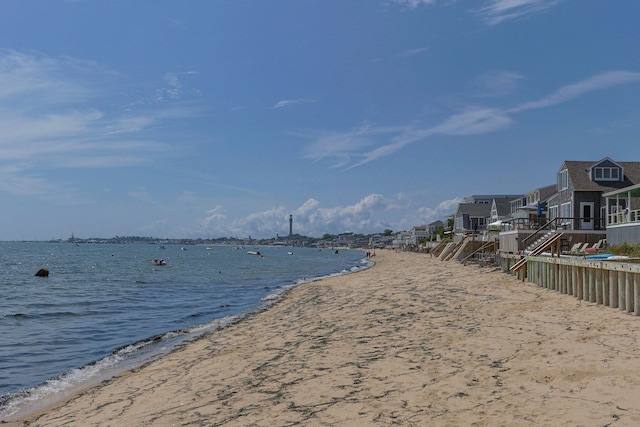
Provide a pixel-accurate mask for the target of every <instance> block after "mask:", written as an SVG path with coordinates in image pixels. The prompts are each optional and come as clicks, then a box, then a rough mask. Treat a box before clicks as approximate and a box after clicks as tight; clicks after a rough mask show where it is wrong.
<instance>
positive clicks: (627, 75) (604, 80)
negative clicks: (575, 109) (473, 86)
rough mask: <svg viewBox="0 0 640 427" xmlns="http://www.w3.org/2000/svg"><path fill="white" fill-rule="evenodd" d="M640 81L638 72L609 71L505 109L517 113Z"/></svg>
mask: <svg viewBox="0 0 640 427" xmlns="http://www.w3.org/2000/svg"><path fill="white" fill-rule="evenodd" d="M639 81H640V73H635V72H630V71H609V72H606V73H602V74H598V75H597V76H593V77H590V78H588V79H585V80H582V81H580V82H578V83H575V84H570V85H567V86H564V87H561V88H560V89H558V90H557V91H555V92H554V93H552V94H550V95H547V96H545V97H544V98H542V99H539V100H537V101H533V102H526V103H524V104H521V105H519V106H517V107H515V108H512V109H510V110H507V112H508V113H519V112H522V111H526V110H533V109H538V108H545V107H551V106H553V105H557V104H561V103H564V102H568V101H571V100H573V99H576V98H578V97H580V96H583V95H586V94H588V93H590V92H595V91H598V90H603V89H608V88H610V87H615V86H621V85H625V84H630V83H636V82H639Z"/></svg>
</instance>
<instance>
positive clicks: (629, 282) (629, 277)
mask: <svg viewBox="0 0 640 427" xmlns="http://www.w3.org/2000/svg"><path fill="white" fill-rule="evenodd" d="M633 276H634V274H633V273H631V272H630V271H628V272H627V273H626V274H625V288H626V291H627V296H626V298H625V299H626V300H627V313H633V302H634V301H633Z"/></svg>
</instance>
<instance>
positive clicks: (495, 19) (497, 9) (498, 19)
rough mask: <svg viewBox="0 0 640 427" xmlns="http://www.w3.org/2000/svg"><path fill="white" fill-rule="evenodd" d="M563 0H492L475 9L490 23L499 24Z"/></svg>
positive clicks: (536, 11) (549, 7)
mask: <svg viewBox="0 0 640 427" xmlns="http://www.w3.org/2000/svg"><path fill="white" fill-rule="evenodd" d="M561 1H563V0H491V1H489V2H487V3H485V5H484V6H482V7H481V8H479V9H476V10H474V11H473V13H475V14H476V15H477V16H478V17H480V18H481V19H482V20H484V21H485V22H486V23H487V24H488V25H498V24H501V23H502V22H504V21H507V20H511V19H522V18H526V17H529V16H531V15H534V14H537V13H541V12H545V11H547V10H549V9H551V8H552V7H554V6H556V5H557V4H559V3H560V2H561Z"/></svg>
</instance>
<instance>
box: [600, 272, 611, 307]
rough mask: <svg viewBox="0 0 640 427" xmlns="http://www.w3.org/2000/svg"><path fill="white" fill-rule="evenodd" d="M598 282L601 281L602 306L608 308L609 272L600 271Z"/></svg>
mask: <svg viewBox="0 0 640 427" xmlns="http://www.w3.org/2000/svg"><path fill="white" fill-rule="evenodd" d="M600 280H602V305H606V306H607V307H608V306H609V272H608V271H605V270H600Z"/></svg>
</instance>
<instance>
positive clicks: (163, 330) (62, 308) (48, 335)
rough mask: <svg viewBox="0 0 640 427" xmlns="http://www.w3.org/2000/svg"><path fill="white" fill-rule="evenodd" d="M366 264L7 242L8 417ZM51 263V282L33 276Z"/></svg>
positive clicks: (307, 254) (3, 330)
mask: <svg viewBox="0 0 640 427" xmlns="http://www.w3.org/2000/svg"><path fill="white" fill-rule="evenodd" d="M249 251H259V252H260V254H261V256H258V255H250V254H248V252H249ZM158 258H162V259H164V260H165V261H166V265H154V263H153V262H152V260H153V259H158ZM363 258H364V253H363V251H360V250H344V249H341V250H340V251H339V253H337V254H336V253H335V252H334V251H333V250H331V249H322V250H319V249H312V248H290V247H289V248H287V247H259V248H254V247H244V248H239V247H232V246H212V247H205V246H185V247H181V246H176V245H165V246H164V249H163V248H162V247H160V246H157V245H138V244H130V245H114V244H80V245H74V244H71V243H41V242H0V420H3V419H5V418H6V417H10V416H11V415H12V414H15V413H16V412H17V411H18V410H19V409H20V408H21V407H23V406H25V405H29V404H33V402H37V401H39V400H43V399H47V398H50V397H51V396H52V395H55V394H57V393H62V392H64V391H65V390H69V389H71V388H73V387H76V386H78V384H83V383H86V382H91V381H92V380H93V381H94V382H95V380H97V379H100V378H104V377H108V376H109V375H110V374H112V373H114V372H117V371H119V370H122V369H126V368H128V367H131V366H134V365H136V364H139V363H144V362H146V361H148V360H150V359H153V358H155V357H158V356H159V355H161V354H164V353H166V352H168V351H170V350H171V349H172V348H173V347H175V346H176V345H179V344H181V343H183V342H184V341H185V340H189V339H193V338H195V337H197V336H199V335H201V334H203V333H206V332H208V331H211V330H214V329H216V328H219V327H223V326H224V325H226V324H228V323H229V322H233V321H235V320H237V319H239V318H241V317H242V316H243V315H246V314H247V313H250V312H252V311H255V310H258V309H260V308H262V307H264V306H265V305H266V304H269V302H272V301H274V300H275V299H277V297H278V295H279V294H281V293H282V292H283V291H284V290H286V289H288V288H290V287H291V286H294V285H296V284H299V283H302V282H305V281H310V280H315V279H317V278H321V277H325V276H329V275H334V274H344V273H347V272H351V271H354V270H357V269H360V268H364V267H367V266H368V263H367V262H366V260H365V259H363ZM42 266H45V267H47V268H48V269H49V272H50V275H49V277H46V278H43V277H35V276H34V275H35V272H36V271H38V269H39V268H40V267H42Z"/></svg>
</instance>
